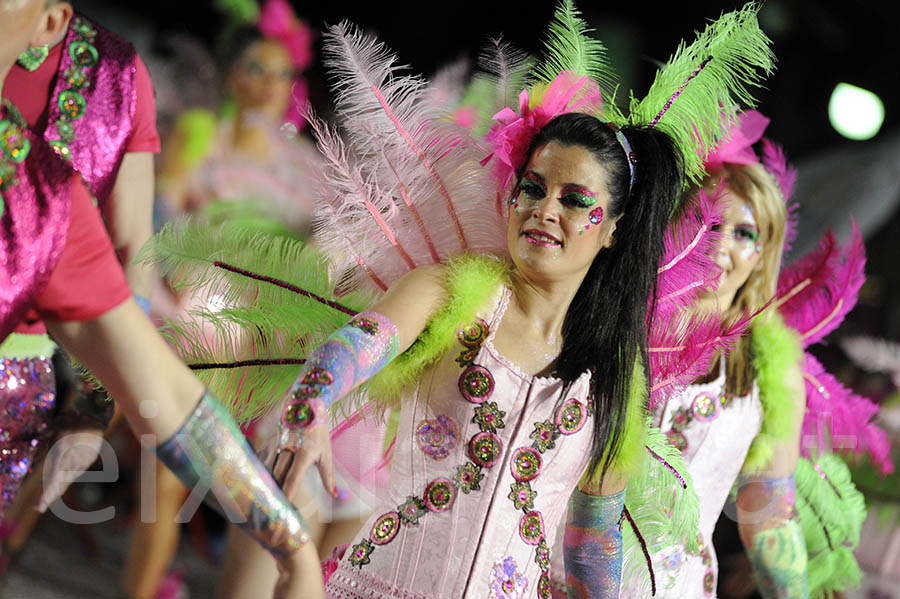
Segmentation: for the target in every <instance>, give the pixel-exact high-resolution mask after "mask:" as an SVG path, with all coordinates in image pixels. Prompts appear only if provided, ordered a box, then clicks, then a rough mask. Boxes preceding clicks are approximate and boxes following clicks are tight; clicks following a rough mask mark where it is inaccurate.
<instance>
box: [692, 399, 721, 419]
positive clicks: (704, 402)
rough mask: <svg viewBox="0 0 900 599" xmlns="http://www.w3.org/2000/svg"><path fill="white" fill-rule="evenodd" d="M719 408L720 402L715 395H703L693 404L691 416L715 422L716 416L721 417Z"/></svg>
mask: <svg viewBox="0 0 900 599" xmlns="http://www.w3.org/2000/svg"><path fill="white" fill-rule="evenodd" d="M717 407H718V402H717V401H716V396H715V395H713V394H712V393H701V394H699V395H698V396H697V397H695V398H694V401H692V402H691V414H693V415H694V418H696V419H697V420H702V421H703V422H709V421H711V420H715V418H716V416H718V415H719V414H718V412H717Z"/></svg>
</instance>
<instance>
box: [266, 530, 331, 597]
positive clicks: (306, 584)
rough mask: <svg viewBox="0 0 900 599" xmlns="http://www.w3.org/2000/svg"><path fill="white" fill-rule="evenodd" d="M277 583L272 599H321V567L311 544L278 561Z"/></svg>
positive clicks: (323, 592)
mask: <svg viewBox="0 0 900 599" xmlns="http://www.w3.org/2000/svg"><path fill="white" fill-rule="evenodd" d="M277 563H278V582H277V583H276V584H275V593H274V595H273V597H274V599H322V598H324V597H325V590H324V588H323V583H322V565H321V564H320V563H319V555H318V553H317V552H316V547H315V545H314V544H313V543H306V544H305V545H303V546H302V547H300V549H298V550H297V551H295V552H294V554H293V555H292V556H291V557H289V558H287V559H283V560H278V562H277Z"/></svg>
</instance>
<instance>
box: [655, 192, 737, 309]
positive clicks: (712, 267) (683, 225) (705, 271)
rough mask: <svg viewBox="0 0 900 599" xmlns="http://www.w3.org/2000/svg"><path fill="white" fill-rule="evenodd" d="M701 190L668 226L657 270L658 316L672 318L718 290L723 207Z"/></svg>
mask: <svg viewBox="0 0 900 599" xmlns="http://www.w3.org/2000/svg"><path fill="white" fill-rule="evenodd" d="M719 194H720V191H719V190H717V191H716V192H714V193H713V195H712V197H711V196H710V195H709V194H708V193H707V192H706V191H705V190H702V189H701V190H700V191H699V192H698V193H697V194H695V195H694V197H693V198H692V199H691V201H690V203H689V204H688V205H687V206H685V208H684V210H683V212H682V215H681V217H680V218H679V219H678V220H677V221H675V222H673V223H672V224H670V225H669V227H668V228H667V229H666V233H665V236H664V238H663V242H664V250H663V257H662V259H661V260H660V267H659V269H658V277H657V287H656V297H657V301H656V304H657V305H656V312H657V314H656V316H655V317H658V316H659V314H664V315H666V316H672V315H673V314H672V313H674V312H681V311H683V310H684V309H687V308H689V307H690V306H691V304H693V303H694V301H695V300H696V299H697V298H698V297H699V296H700V295H702V294H703V293H705V292H708V291H709V290H711V289H715V287H716V282H717V281H718V278H719V276H720V275H721V272H722V271H721V269H720V268H719V267H718V266H717V265H716V263H715V259H714V258H713V257H714V256H715V250H716V248H717V246H718V244H719V241H720V238H721V235H720V234H719V233H718V232H717V231H716V230H715V226H716V225H718V224H721V223H722V221H723V211H724V208H725V206H724V204H722V203H721V202H716V199H717V198H718V196H719Z"/></svg>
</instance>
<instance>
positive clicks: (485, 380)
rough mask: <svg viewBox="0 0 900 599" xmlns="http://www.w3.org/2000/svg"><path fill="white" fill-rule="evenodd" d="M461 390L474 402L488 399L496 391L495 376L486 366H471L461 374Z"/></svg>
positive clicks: (464, 395) (463, 394)
mask: <svg viewBox="0 0 900 599" xmlns="http://www.w3.org/2000/svg"><path fill="white" fill-rule="evenodd" d="M459 392H460V393H462V396H463V397H465V398H466V399H467V400H468V401H470V402H472V403H482V402H484V401H487V399H488V398H489V397H490V396H491V393H493V392H494V377H493V376H492V375H491V373H490V371H489V370H488V369H487V368H485V367H484V366H469V367H468V368H466V369H465V370H463V371H462V374H460V375H459Z"/></svg>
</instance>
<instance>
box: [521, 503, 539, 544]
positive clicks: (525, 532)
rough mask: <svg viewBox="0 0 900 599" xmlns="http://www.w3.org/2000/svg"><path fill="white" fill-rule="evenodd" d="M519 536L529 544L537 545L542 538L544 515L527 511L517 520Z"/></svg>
mask: <svg viewBox="0 0 900 599" xmlns="http://www.w3.org/2000/svg"><path fill="white" fill-rule="evenodd" d="M519 536H520V537H522V540H523V541H525V542H526V543H527V544H529V545H537V544H538V543H540V542H541V540H542V539H543V538H544V517H543V516H541V513H540V512H535V511H532V512H528V513H527V514H525V515H524V516H522V519H521V520H520V521H519Z"/></svg>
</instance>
